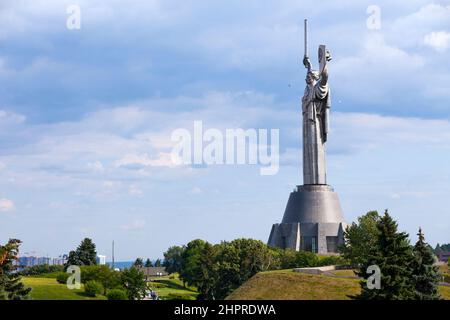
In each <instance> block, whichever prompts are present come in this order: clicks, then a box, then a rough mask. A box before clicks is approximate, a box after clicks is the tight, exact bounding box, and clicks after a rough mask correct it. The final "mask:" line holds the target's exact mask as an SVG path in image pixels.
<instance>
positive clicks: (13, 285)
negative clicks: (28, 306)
mask: <svg viewBox="0 0 450 320" xmlns="http://www.w3.org/2000/svg"><path fill="white" fill-rule="evenodd" d="M21 243H22V242H21V241H20V240H17V239H10V240H9V241H8V243H7V244H6V245H4V246H0V300H23V299H27V298H28V293H29V292H30V291H31V288H26V287H25V286H24V284H23V283H22V281H21V278H20V275H19V274H18V273H16V272H14V271H15V269H16V266H15V265H14V261H15V260H16V259H17V255H18V254H19V246H20V244H21Z"/></svg>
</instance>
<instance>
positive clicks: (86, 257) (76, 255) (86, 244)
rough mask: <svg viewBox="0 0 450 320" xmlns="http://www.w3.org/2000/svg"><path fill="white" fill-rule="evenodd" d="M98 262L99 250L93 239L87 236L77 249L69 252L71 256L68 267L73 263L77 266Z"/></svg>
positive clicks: (68, 259)
mask: <svg viewBox="0 0 450 320" xmlns="http://www.w3.org/2000/svg"><path fill="white" fill-rule="evenodd" d="M95 264H97V251H96V249H95V244H94V243H93V242H92V240H91V239H89V238H85V239H83V241H81V243H80V245H79V246H78V247H77V249H76V250H75V251H70V252H69V257H68V258H67V263H66V265H65V267H66V269H67V267H69V266H71V265H75V266H90V265H95Z"/></svg>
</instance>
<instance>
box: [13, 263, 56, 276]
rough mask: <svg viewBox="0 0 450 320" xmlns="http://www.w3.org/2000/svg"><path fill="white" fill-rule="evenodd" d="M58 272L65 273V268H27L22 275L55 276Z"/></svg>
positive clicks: (52, 266) (39, 266) (48, 266)
mask: <svg viewBox="0 0 450 320" xmlns="http://www.w3.org/2000/svg"><path fill="white" fill-rule="evenodd" d="M56 272H64V266H59V265H51V266H50V265H48V264H41V265H37V266H32V267H26V268H25V269H23V270H22V271H20V274H21V275H23V276H37V275H44V274H54V273H56Z"/></svg>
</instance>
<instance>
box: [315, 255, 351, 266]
mask: <svg viewBox="0 0 450 320" xmlns="http://www.w3.org/2000/svg"><path fill="white" fill-rule="evenodd" d="M346 264H348V263H347V261H346V260H345V259H344V258H343V257H341V256H321V257H319V266H320V267H323V266H341V265H346Z"/></svg>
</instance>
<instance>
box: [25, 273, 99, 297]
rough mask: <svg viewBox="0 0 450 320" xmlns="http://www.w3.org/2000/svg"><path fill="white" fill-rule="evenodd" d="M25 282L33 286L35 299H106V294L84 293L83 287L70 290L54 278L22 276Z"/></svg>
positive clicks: (32, 293)
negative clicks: (95, 295)
mask: <svg viewBox="0 0 450 320" xmlns="http://www.w3.org/2000/svg"><path fill="white" fill-rule="evenodd" d="M22 281H23V283H24V284H25V285H26V286H28V287H31V288H32V289H33V290H31V293H30V296H31V298H32V299H33V300H105V299H106V297H104V296H97V297H95V298H93V297H88V296H86V295H85V294H84V291H83V288H81V289H79V290H76V289H75V290H70V289H68V288H67V286H66V285H64V284H60V283H58V282H56V279H54V278H38V277H22Z"/></svg>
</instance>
